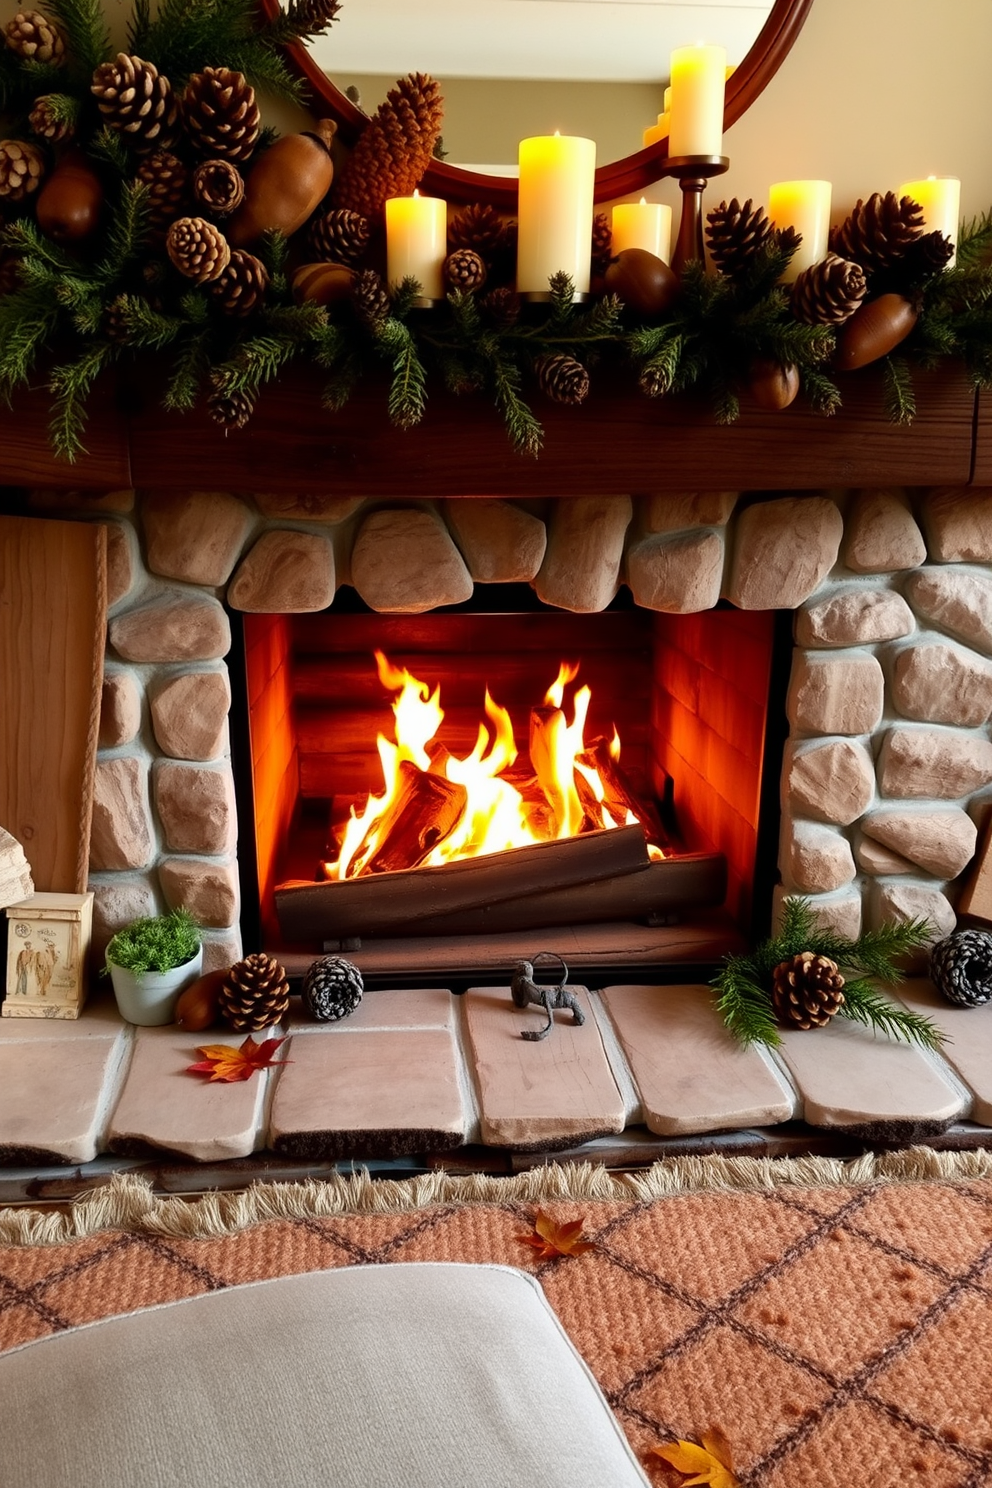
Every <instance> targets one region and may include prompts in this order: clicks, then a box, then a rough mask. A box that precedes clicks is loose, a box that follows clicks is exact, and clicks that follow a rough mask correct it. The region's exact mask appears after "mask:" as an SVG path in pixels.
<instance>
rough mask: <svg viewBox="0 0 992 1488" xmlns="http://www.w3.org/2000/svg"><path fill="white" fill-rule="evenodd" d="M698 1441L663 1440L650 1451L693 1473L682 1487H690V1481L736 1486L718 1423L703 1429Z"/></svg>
mask: <svg viewBox="0 0 992 1488" xmlns="http://www.w3.org/2000/svg"><path fill="white" fill-rule="evenodd" d="M701 1441H702V1446H700V1445H699V1444H698V1443H697V1442H691V1441H677V1442H666V1444H665V1445H664V1446H663V1447H652V1448H651V1451H652V1452H653V1453H654V1454H655V1456H656V1457H663V1458H664V1459H665V1461H666V1462H670V1463H671V1465H672V1466H673V1467H674V1468H675V1469H676V1470H677V1471H678V1472H680V1473H693V1474H694V1476H693V1477H687V1478H686V1479H685V1481H684V1482H683V1483H682V1488H692V1484H693V1483H700V1484H703V1483H705V1484H709V1488H739V1483H738V1479H737V1478H736V1476H735V1475H734V1466H733V1462H732V1460H731V1456H730V1444H729V1442H728V1441H727V1438H726V1437H725V1436H724V1434H723V1432H722V1431H721V1430H720V1428H719V1426H711V1427H710V1429H709V1431H704V1432H703V1434H702V1437H701Z"/></svg>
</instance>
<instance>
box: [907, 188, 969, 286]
mask: <svg viewBox="0 0 992 1488" xmlns="http://www.w3.org/2000/svg"><path fill="white" fill-rule="evenodd" d="M899 195H900V196H911V197H912V198H913V200H914V201H915V202H919V204H920V206H921V207H922V208H923V231H924V232H928V233H929V232H939V233H943V235H944V237H945V238H950V240H951V242H952V243H953V244H954V245H955V252H954V254H953V255H952V257H951V258H949V259H948V261H947V267H948V268H949V269H950V268H953V266H954V261H955V259H956V258H957V256H958V255H957V241H958V222H959V219H960V211H961V182H960V181H959V180H958V179H957V177H956V176H927V178H926V180H925V181H907V182H906V184H905V185H904V186H900V187H899Z"/></svg>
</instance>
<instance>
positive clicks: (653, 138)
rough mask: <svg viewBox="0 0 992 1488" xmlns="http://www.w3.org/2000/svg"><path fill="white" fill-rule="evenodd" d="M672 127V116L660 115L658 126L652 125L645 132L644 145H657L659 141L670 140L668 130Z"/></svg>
mask: <svg viewBox="0 0 992 1488" xmlns="http://www.w3.org/2000/svg"><path fill="white" fill-rule="evenodd" d="M670 125H671V115H670V114H667V113H666V114H659V115H658V122H657V124H651V125H649V127H648V128H647V129H645V131H644V143H645V144H646V145H656V144H657V143H658V141H659V140H662V139H667V138H668V130H669V127H670Z"/></svg>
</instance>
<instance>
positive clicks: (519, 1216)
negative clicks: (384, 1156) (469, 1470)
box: [0, 1154, 992, 1488]
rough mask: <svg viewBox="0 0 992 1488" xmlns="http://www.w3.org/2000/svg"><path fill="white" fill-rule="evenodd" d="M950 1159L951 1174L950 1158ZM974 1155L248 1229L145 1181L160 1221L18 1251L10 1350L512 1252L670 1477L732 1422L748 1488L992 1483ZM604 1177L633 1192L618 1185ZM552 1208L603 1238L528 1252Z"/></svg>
mask: <svg viewBox="0 0 992 1488" xmlns="http://www.w3.org/2000/svg"><path fill="white" fill-rule="evenodd" d="M930 1156H931V1157H932V1158H933V1160H934V1164H942V1165H943V1166H944V1169H945V1170H946V1168H947V1165H948V1162H949V1159H948V1157H947V1155H937V1154H930ZM966 1156H970V1157H972V1158H974V1159H975V1161H973V1162H972V1163H971V1164H970V1166H969V1165H968V1164H967V1163H965V1164H963V1166H964V1169H965V1173H966V1174H967V1173H968V1172H970V1174H971V1176H961V1175H960V1174H957V1175H955V1176H952V1177H939V1176H938V1177H935V1178H930V1179H927V1180H925V1181H906V1180H905V1178H902V1179H899V1178H897V1179H896V1180H895V1181H893V1179H892V1177H890V1176H887V1175H885V1174H881V1173H879V1171H877V1170H876V1171H875V1172H874V1173H873V1174H872V1176H871V1177H870V1178H869V1181H854V1180H853V1179H852V1177H851V1174H850V1173H849V1172H845V1171H844V1167H843V1165H842V1164H834V1165H833V1171H832V1173H831V1175H830V1181H829V1182H826V1183H824V1184H822V1185H808V1186H804V1185H803V1184H802V1182H801V1181H797V1177H798V1178H800V1179H801V1173H800V1174H799V1175H796V1174H795V1173H793V1174H792V1176H791V1178H790V1179H789V1180H787V1181H781V1182H779V1181H778V1179H771V1180H769V1179H768V1176H767V1173H768V1169H767V1165H766V1166H765V1168H764V1169H763V1174H764V1176H763V1178H762V1175H761V1174H758V1176H757V1179H756V1183H757V1185H758V1186H755V1185H752V1186H746V1185H744V1186H742V1185H741V1184H738V1185H737V1186H736V1187H728V1186H727V1185H726V1184H724V1185H723V1187H722V1188H713V1189H711V1190H708V1189H706V1188H703V1189H699V1188H698V1187H689V1186H686V1185H682V1186H683V1188H685V1190H686V1191H683V1192H668V1193H662V1194H661V1195H660V1196H658V1195H657V1194H655V1193H653V1192H652V1183H651V1182H650V1180H649V1179H644V1180H642V1181H641V1182H640V1183H632V1182H628V1183H627V1184H624V1182H623V1180H618V1179H613V1178H611V1179H609V1180H607V1179H604V1178H591V1179H590V1180H589V1181H588V1183H586V1184H585V1188H586V1190H587V1192H588V1197H584V1196H581V1194H580V1196H572V1197H568V1196H567V1195H568V1194H569V1191H570V1189H571V1190H572V1191H574V1190H576V1189H578V1190H581V1189H582V1188H583V1179H582V1177H581V1174H580V1175H576V1174H575V1173H569V1172H567V1171H566V1170H564V1169H560V1168H559V1169H556V1170H553V1172H551V1171H550V1170H544V1176H543V1177H541V1176H539V1177H534V1176H533V1175H525V1178H526V1181H520V1180H517V1179H507V1180H501V1179H487V1180H484V1184H485V1187H484V1189H483V1190H482V1192H481V1195H480V1196H478V1197H472V1198H469V1199H468V1201H466V1200H465V1199H464V1198H462V1197H459V1198H453V1197H451V1196H450V1195H451V1194H452V1193H456V1192H457V1185H458V1183H459V1181H464V1180H451V1179H449V1180H447V1183H446V1186H445V1184H443V1183H442V1184H440V1185H439V1186H438V1194H439V1196H440V1195H442V1194H447V1195H449V1196H448V1197H439V1199H438V1201H437V1202H431V1203H426V1204H416V1205H415V1207H410V1204H409V1203H408V1204H407V1206H406V1207H400V1204H401V1199H397V1197H396V1194H395V1191H396V1190H399V1189H403V1188H404V1187H405V1185H399V1184H392V1185H389V1186H388V1187H389V1188H390V1189H391V1190H393V1191H394V1192H393V1193H392V1194H391V1195H389V1196H388V1197H387V1199H386V1200H380V1201H379V1202H380V1203H384V1204H385V1205H386V1212H367V1208H368V1205H369V1203H370V1202H376V1201H375V1200H374V1199H373V1200H372V1201H369V1200H368V1198H367V1196H366V1197H362V1198H361V1200H360V1202H356V1203H355V1204H354V1205H353V1206H352V1207H353V1208H357V1209H359V1210H360V1212H348V1198H347V1195H346V1197H345V1199H344V1200H343V1201H339V1199H335V1201H334V1203H333V1204H332V1205H331V1206H330V1207H331V1208H332V1209H337V1210H339V1211H340V1212H320V1211H321V1210H322V1209H326V1208H327V1207H328V1206H327V1204H326V1203H323V1202H312V1201H311V1199H310V1198H308V1197H307V1192H310V1193H311V1194H312V1193H313V1192H315V1191H317V1190H318V1189H320V1188H323V1185H293V1186H289V1187H290V1188H291V1189H304V1190H305V1191H304V1192H303V1193H285V1192H284V1193H282V1194H280V1195H279V1196H278V1198H274V1199H272V1201H271V1205H270V1206H269V1207H271V1208H275V1209H278V1208H283V1209H285V1210H286V1212H285V1214H283V1215H282V1216H279V1215H276V1216H275V1217H272V1218H264V1217H262V1218H258V1219H257V1220H256V1222H254V1223H250V1224H249V1225H248V1227H247V1228H243V1229H237V1228H234V1229H231V1227H230V1226H231V1224H232V1223H238V1222H240V1220H235V1221H232V1220H231V1219H230V1218H227V1219H225V1218H224V1217H223V1216H221V1217H220V1218H218V1217H217V1215H216V1211H215V1212H214V1214H213V1217H212V1218H211V1219H210V1220H209V1222H207V1221H203V1220H202V1216H200V1215H199V1214H198V1207H197V1205H192V1206H189V1205H182V1204H181V1201H177V1200H172V1201H169V1203H168V1204H167V1205H166V1206H165V1210H164V1211H163V1210H162V1209H161V1206H159V1205H157V1203H156V1201H154V1200H153V1199H151V1197H150V1196H149V1195H147V1194H145V1195H144V1197H143V1198H142V1200H141V1204H140V1205H139V1208H143V1209H144V1210H145V1213H144V1215H143V1216H142V1215H140V1214H139V1215H136V1216H135V1217H134V1218H133V1219H132V1220H130V1221H128V1222H127V1223H126V1224H125V1225H119V1226H117V1227H114V1228H109V1229H96V1231H95V1232H94V1233H89V1234H84V1235H82V1237H81V1238H73V1239H66V1238H59V1235H58V1225H55V1226H54V1231H53V1233H54V1238H53V1241H52V1243H41V1244H34V1243H9V1244H0V1349H7V1348H11V1347H14V1346H16V1345H18V1344H21V1343H24V1342H26V1341H28V1340H31V1339H35V1338H41V1337H44V1336H46V1335H48V1334H51V1333H56V1332H60V1331H62V1330H64V1329H67V1328H72V1327H76V1326H78V1325H79V1324H81V1323H86V1322H90V1321H92V1320H94V1319H97V1318H102V1317H106V1316H109V1315H111V1314H114V1313H120V1312H126V1311H130V1310H132V1309H135V1308H140V1307H148V1306H152V1305H155V1304H156V1303H161V1302H167V1301H170V1300H173V1299H175V1298H179V1297H191V1296H195V1295H197V1294H199V1293H203V1292H208V1291H215V1290H217V1289H219V1288H223V1287H228V1286H231V1285H234V1284H237V1283H239V1282H245V1281H254V1280H260V1279H263V1278H268V1277H274V1276H285V1275H290V1274H293V1273H297V1272H303V1271H313V1270H320V1269H326V1268H329V1267H334V1266H347V1265H356V1264H357V1265H368V1264H372V1265H384V1264H393V1263H396V1262H403V1261H463V1262H468V1261H490V1262H498V1263H500V1264H503V1265H514V1266H520V1267H521V1268H523V1269H526V1270H529V1271H531V1272H533V1273H534V1274H535V1275H537V1276H538V1277H539V1278H540V1281H541V1283H542V1285H543V1287H544V1289H545V1291H546V1293H547V1296H548V1299H549V1301H550V1303H551V1305H552V1306H553V1307H554V1309H555V1311H556V1312H557V1313H558V1316H559V1317H560V1319H561V1321H562V1323H563V1325H564V1326H565V1328H566V1329H567V1331H568V1333H569V1334H570V1336H571V1337H572V1339H573V1341H574V1343H575V1344H576V1346H577V1348H578V1349H579V1351H580V1352H581V1353H582V1354H583V1356H584V1357H585V1359H586V1360H587V1362H588V1363H589V1365H590V1367H591V1368H592V1370H593V1371H594V1373H595V1375H596V1377H597V1378H598V1380H599V1382H600V1385H601V1386H602V1388H603V1391H604V1393H605V1394H606V1397H607V1399H608V1400H609V1402H610V1404H611V1406H612V1407H613V1409H614V1411H615V1412H616V1414H617V1416H618V1418H619V1420H620V1421H621V1423H622V1425H623V1426H624V1428H625V1430H626V1431H627V1433H628V1435H629V1437H630V1440H631V1442H632V1444H633V1446H634V1449H635V1450H636V1451H637V1452H638V1454H639V1455H640V1456H641V1458H642V1460H643V1461H644V1464H645V1468H646V1470H647V1472H648V1475H649V1476H650V1477H651V1479H652V1481H654V1482H656V1483H658V1484H676V1483H681V1482H683V1481H684V1479H683V1477H682V1475H681V1474H679V1473H677V1472H675V1470H674V1469H669V1468H668V1467H667V1466H666V1465H665V1464H664V1463H663V1462H662V1461H661V1459H659V1458H657V1457H652V1456H651V1454H650V1448H651V1447H652V1446H654V1445H660V1444H662V1443H664V1442H666V1441H671V1440H672V1439H673V1438H676V1437H688V1438H694V1439H698V1438H699V1436H700V1434H701V1433H702V1432H703V1431H705V1430H707V1428H709V1427H710V1426H713V1425H716V1426H719V1427H720V1428H722V1430H723V1431H724V1432H725V1434H726V1436H727V1437H728V1438H729V1441H730V1444H731V1448H732V1451H733V1456H734V1465H735V1468H736V1471H737V1474H738V1477H739V1479H740V1483H741V1485H742V1488H854V1485H858V1484H866V1485H867V1484H870V1485H871V1488H906V1485H913V1484H919V1485H921V1488H922V1485H926V1488H981V1485H984V1484H992V1389H990V1388H989V1373H990V1368H992V1163H990V1161H989V1160H988V1158H987V1155H986V1154H970V1155H966ZM980 1159H983V1160H984V1161H981V1160H980ZM890 1162H891V1160H890ZM659 1166H660V1165H659ZM744 1166H746V1164H745V1165H744ZM754 1166H755V1168H756V1169H757V1168H759V1167H760V1166H761V1165H758V1164H755V1165H754ZM786 1166H787V1167H788V1166H790V1165H786ZM741 1168H742V1165H741V1164H740V1163H738V1164H737V1166H736V1171H737V1173H738V1174H739V1173H740V1171H741ZM783 1171H784V1170H783ZM845 1179H848V1180H849V1181H844V1180H845ZM542 1184H543V1185H544V1186H543V1188H542V1186H541V1185H542ZM125 1186H126V1185H125ZM655 1186H657V1185H655ZM665 1186H666V1183H664V1182H663V1183H661V1187H665ZM667 1186H668V1187H669V1188H671V1187H672V1186H673V1185H672V1184H671V1182H667ZM674 1186H675V1187H678V1186H679V1185H677V1184H676V1185H674ZM273 1187H275V1186H273ZM342 1187H344V1188H346V1187H347V1184H346V1181H345V1180H342ZM605 1188H609V1191H610V1193H611V1194H612V1195H613V1196H611V1197H600V1196H598V1194H599V1193H601V1192H602V1191H603V1190H604V1189H605ZM368 1192H370V1189H369V1186H368V1184H366V1188H365V1194H366V1195H367V1194H368ZM251 1193H252V1191H249V1196H250V1195H251ZM353 1197H357V1196H356V1195H353ZM417 1197H418V1194H417V1190H416V1188H415V1186H412V1191H411V1193H410V1195H409V1198H410V1200H411V1201H413V1200H416V1198H417ZM170 1205H171V1208H170ZM261 1208H262V1212H263V1213H264V1212H266V1205H264V1204H263V1205H262V1206H261ZM257 1209H258V1205H256V1210H257ZM538 1209H540V1210H541V1211H542V1212H543V1213H544V1214H547V1215H550V1216H551V1218H552V1219H554V1220H556V1221H558V1222H566V1221H570V1220H575V1219H581V1220H582V1221H583V1222H584V1231H583V1237H584V1238H588V1239H591V1240H593V1241H595V1248H594V1249H593V1250H590V1251H587V1252H585V1253H583V1254H581V1255H578V1256H568V1255H563V1256H553V1257H551V1258H549V1259H544V1260H542V1259H539V1258H538V1257H537V1256H536V1254H535V1252H534V1250H533V1249H531V1248H529V1247H528V1246H527V1245H526V1244H524V1243H523V1242H522V1237H523V1236H525V1235H527V1234H529V1233H531V1232H532V1226H533V1223H534V1219H535V1216H536V1214H537V1211H538ZM14 1212H15V1211H8V1213H14ZM177 1214H178V1215H179V1218H178V1219H177V1218H176V1215H177ZM49 1218H51V1217H49ZM58 1219H59V1220H60V1222H61V1223H62V1229H63V1231H64V1230H65V1228H66V1222H64V1221H63V1219H62V1217H61V1216H59V1217H58ZM3 1220H4V1215H3V1214H0V1236H2V1235H3V1234H4V1229H3V1223H2V1222H3ZM41 1223H42V1222H41V1221H39V1224H41ZM69 1227H70V1228H71V1227H72V1223H70V1224H69ZM76 1227H77V1228H78V1227H80V1226H79V1225H78V1223H76ZM83 1227H84V1228H85V1226H83ZM50 1228H52V1226H50ZM183 1229H186V1230H191V1231H192V1232H193V1233H183V1232H182V1231H183ZM198 1230H199V1231H200V1232H201V1233H197V1231H198ZM203 1230H207V1231H210V1230H212V1231H213V1233H202V1231H203ZM537 1404H538V1401H537V1396H535V1406H537ZM541 1408H542V1409H544V1408H547V1401H546V1400H544V1401H543V1402H541ZM604 1488H605V1485H604Z"/></svg>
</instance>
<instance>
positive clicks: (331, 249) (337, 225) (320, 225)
mask: <svg viewBox="0 0 992 1488" xmlns="http://www.w3.org/2000/svg"><path fill="white" fill-rule="evenodd" d="M368 244H369V220H368V218H367V217H363V216H362V215H361V213H360V212H349V211H347V210H346V209H345V208H342V207H335V208H334V209H333V210H332V211H330V212H324V213H323V214H322V215H321V216H319V217H314V218H313V220H312V222H311V223H310V247H311V249H312V251H313V255H314V258H315V259H316V260H317V261H318V262H319V263H337V264H344V265H345V267H346V268H354V266H355V265H356V264H358V263H361V261H362V258H363V257H364V256H365V250H366V248H367V247H368Z"/></svg>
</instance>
